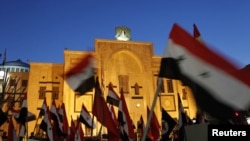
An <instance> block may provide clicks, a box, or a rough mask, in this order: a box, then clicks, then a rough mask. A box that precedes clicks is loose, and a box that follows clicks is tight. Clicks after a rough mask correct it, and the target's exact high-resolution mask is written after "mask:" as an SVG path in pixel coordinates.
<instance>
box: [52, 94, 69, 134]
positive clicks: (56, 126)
mask: <svg viewBox="0 0 250 141" xmlns="http://www.w3.org/2000/svg"><path fill="white" fill-rule="evenodd" d="M50 115H51V119H52V120H53V121H54V122H53V123H54V125H53V127H54V129H55V132H56V135H57V136H58V137H66V133H64V132H63V122H62V121H61V120H60V116H59V114H58V111H57V108H56V102H55V100H54V99H53V100H52V104H51V106H50Z"/></svg>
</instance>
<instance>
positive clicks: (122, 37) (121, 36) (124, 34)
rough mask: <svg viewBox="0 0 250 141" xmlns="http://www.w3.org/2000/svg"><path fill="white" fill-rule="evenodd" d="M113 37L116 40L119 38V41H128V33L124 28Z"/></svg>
mask: <svg viewBox="0 0 250 141" xmlns="http://www.w3.org/2000/svg"><path fill="white" fill-rule="evenodd" d="M115 38H116V39H117V40H121V41H129V40H130V37H129V34H128V33H127V32H125V31H124V30H119V31H118V32H117V33H116V35H115Z"/></svg>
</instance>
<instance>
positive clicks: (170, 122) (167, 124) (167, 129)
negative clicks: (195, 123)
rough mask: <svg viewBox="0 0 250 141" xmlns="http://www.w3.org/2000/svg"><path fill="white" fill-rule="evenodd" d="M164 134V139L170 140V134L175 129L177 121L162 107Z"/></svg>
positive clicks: (162, 137)
mask: <svg viewBox="0 0 250 141" xmlns="http://www.w3.org/2000/svg"><path fill="white" fill-rule="evenodd" d="M161 121H162V136H161V139H162V140H163V141H166V140H169V135H170V133H171V132H172V131H173V129H174V127H175V125H176V124H177V123H176V121H175V120H174V119H173V118H172V117H171V116H170V115H169V114H168V112H167V111H166V110H165V109H164V108H162V116H161Z"/></svg>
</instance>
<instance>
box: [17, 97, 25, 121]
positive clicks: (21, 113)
mask: <svg viewBox="0 0 250 141" xmlns="http://www.w3.org/2000/svg"><path fill="white" fill-rule="evenodd" d="M27 118H28V109H27V95H25V96H24V99H23V102H22V106H21V110H20V112H19V115H18V117H17V118H16V121H17V122H18V123H20V124H22V125H25V123H26V121H27Z"/></svg>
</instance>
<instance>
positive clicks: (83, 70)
mask: <svg viewBox="0 0 250 141" xmlns="http://www.w3.org/2000/svg"><path fill="white" fill-rule="evenodd" d="M65 77H66V82H67V83H68V85H69V86H70V87H71V88H72V89H73V90H74V91H75V92H79V93H80V94H85V93H86V92H87V91H89V90H91V89H92V88H94V86H95V79H94V57H93V56H92V55H91V54H87V55H85V56H84V57H83V58H82V59H81V60H80V61H79V62H78V63H77V64H75V66H74V67H73V68H71V69H70V70H69V71H67V72H66V75H65Z"/></svg>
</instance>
